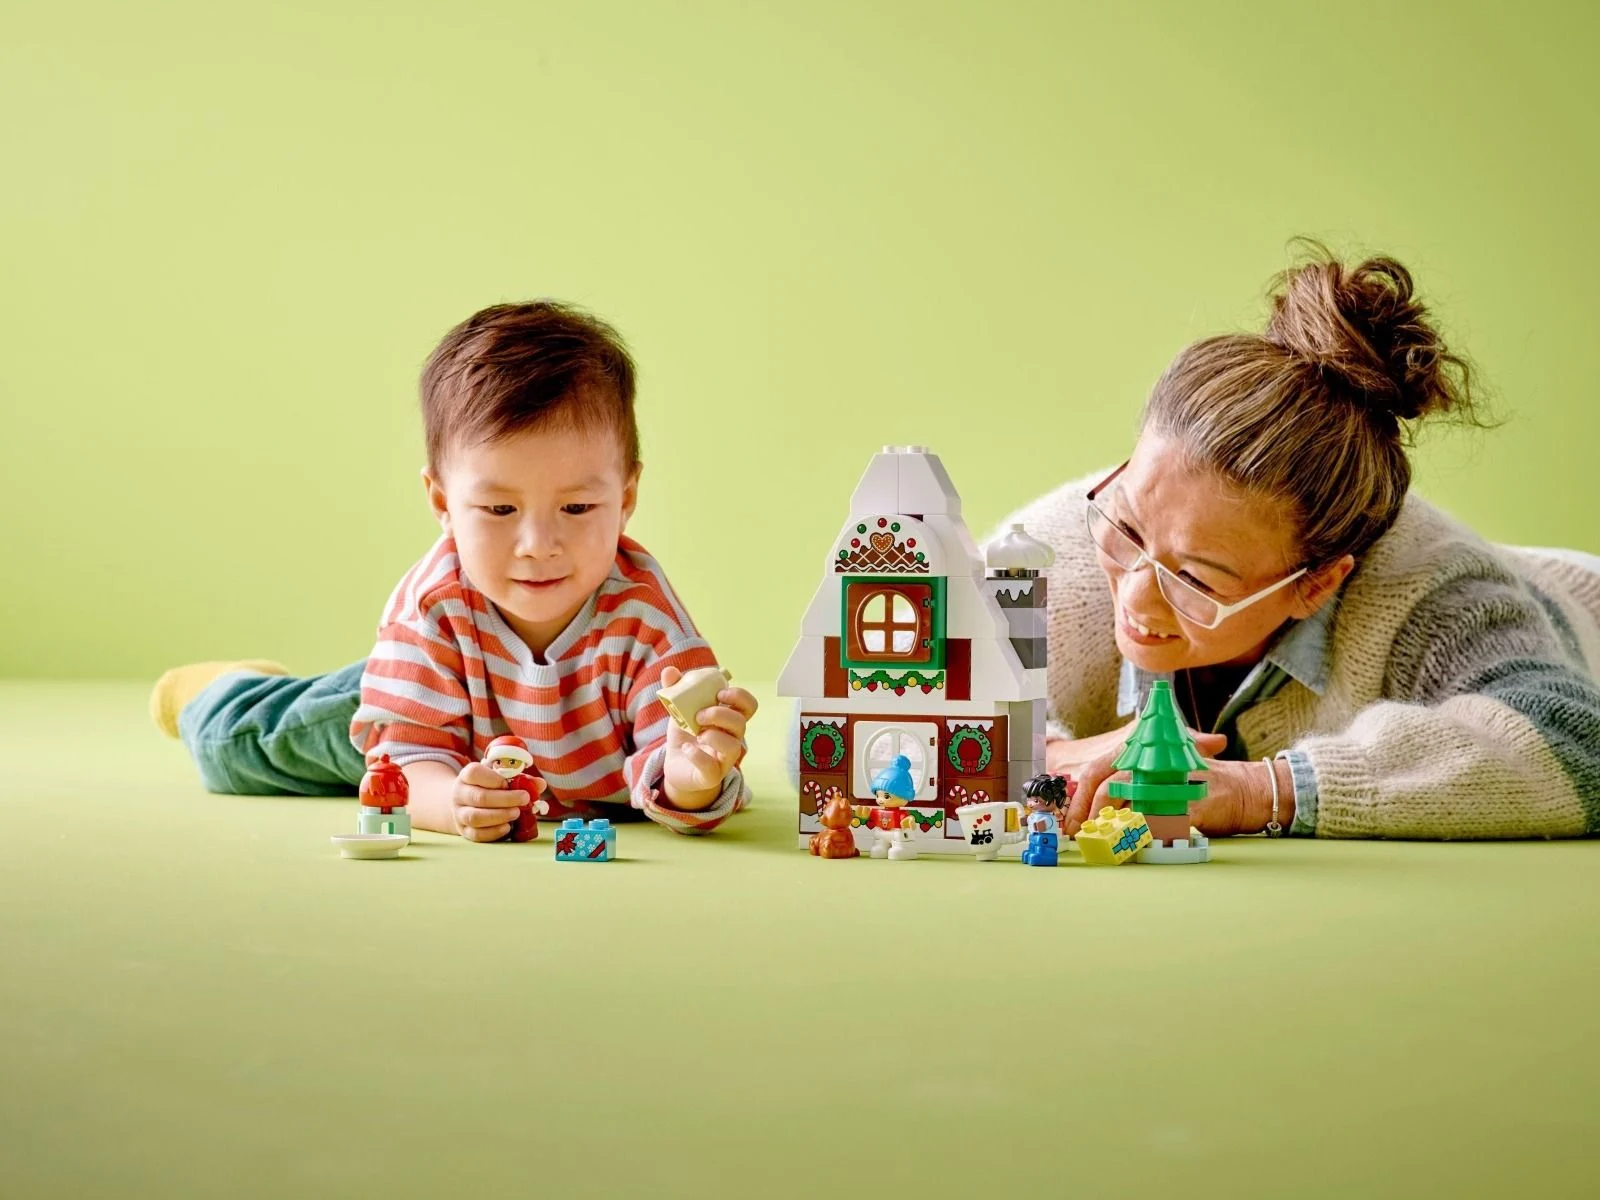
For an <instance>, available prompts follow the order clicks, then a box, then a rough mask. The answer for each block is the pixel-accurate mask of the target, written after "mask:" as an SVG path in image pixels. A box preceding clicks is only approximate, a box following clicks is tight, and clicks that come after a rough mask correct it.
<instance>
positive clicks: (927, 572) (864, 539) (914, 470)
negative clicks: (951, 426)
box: [778, 446, 1045, 711]
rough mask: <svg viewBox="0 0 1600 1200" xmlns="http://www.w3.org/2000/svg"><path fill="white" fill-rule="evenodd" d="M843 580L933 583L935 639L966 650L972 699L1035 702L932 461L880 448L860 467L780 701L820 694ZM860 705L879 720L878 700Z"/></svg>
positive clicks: (1036, 686) (953, 495)
mask: <svg viewBox="0 0 1600 1200" xmlns="http://www.w3.org/2000/svg"><path fill="white" fill-rule="evenodd" d="M847 575H877V576H893V577H897V578H899V577H903V578H904V579H905V580H906V581H907V582H914V581H917V580H922V579H934V578H939V577H943V578H944V579H945V580H946V583H945V637H946V638H947V639H949V638H965V639H967V640H969V641H970V642H971V644H972V685H971V697H972V700H973V701H975V702H983V701H993V702H1009V701H1013V700H1033V699H1038V698H1040V697H1043V696H1044V694H1045V684H1044V674H1045V673H1044V671H1043V670H1042V669H1040V670H1032V671H1029V670H1024V669H1023V666H1022V663H1021V661H1020V660H1019V659H1018V658H1017V653H1016V651H1015V650H1014V649H1013V648H1012V646H1011V635H1010V626H1009V624H1008V623H1007V621H1006V616H1005V613H1004V612H1002V611H1001V609H1000V605H999V604H998V603H997V602H996V600H995V598H994V595H993V594H992V592H991V591H990V590H989V589H988V587H986V586H985V580H984V564H983V556H982V555H981V554H980V553H979V551H978V547H977V543H976V542H974V541H973V539H972V534H971V533H970V532H969V531H968V530H967V526H966V523H965V522H964V521H963V520H962V519H961V497H960V495H959V494H958V493H957V492H956V489H955V485H954V484H953V483H951V482H950V476H949V474H948V473H947V472H946V471H945V469H944V464H943V463H941V462H940V461H939V457H938V455H936V454H932V453H930V452H929V451H928V449H927V447H925V446H885V447H884V448H883V452H882V453H880V454H875V455H873V457H872V461H871V462H869V463H868V464H867V469H866V471H865V472H864V473H863V474H862V476H861V482H860V483H858V484H857V485H856V490H855V492H854V494H853V495H852V496H851V497H850V515H849V518H848V519H847V520H846V521H845V522H844V525H843V526H842V527H841V528H840V531H839V536H838V537H837V538H835V539H834V542H833V545H832V547H831V548H830V549H829V551H828V558H827V561H826V562H825V563H824V564H823V575H822V583H821V585H820V586H819V587H818V588H817V591H816V594H815V595H814V596H813V597H812V598H811V604H810V605H809V606H808V607H807V609H806V614H805V618H804V620H803V622H802V624H801V636H800V641H799V643H798V644H797V645H796V646H795V649H794V651H793V652H792V653H791V654H790V656H789V662H788V664H787V665H786V666H785V667H784V669H783V674H782V675H780V676H779V678H778V693H779V694H780V695H784V696H800V697H805V698H820V697H821V696H822V695H823V691H824V689H823V663H822V654H821V653H820V650H819V647H820V646H821V639H822V638H824V637H839V636H841V633H842V631H841V630H840V627H839V626H840V605H841V602H842V586H843V582H844V578H845V576H847ZM936 694H937V693H936ZM849 699H850V700H855V699H856V696H855V695H852V696H850V697H849ZM836 703H837V702H836ZM860 706H861V707H862V708H871V709H876V710H878V711H882V710H883V708H884V707H885V696H884V695H883V694H882V693H874V694H870V695H868V696H866V697H865V698H864V699H863V700H862V701H861V705H860Z"/></svg>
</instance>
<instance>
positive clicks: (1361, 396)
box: [1144, 241, 1487, 567]
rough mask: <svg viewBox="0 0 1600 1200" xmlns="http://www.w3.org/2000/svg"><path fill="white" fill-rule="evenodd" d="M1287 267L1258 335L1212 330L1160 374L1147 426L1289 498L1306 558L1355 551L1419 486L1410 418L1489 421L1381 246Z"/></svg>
mask: <svg viewBox="0 0 1600 1200" xmlns="http://www.w3.org/2000/svg"><path fill="white" fill-rule="evenodd" d="M1301 245H1302V246H1304V247H1305V249H1306V250H1307V256H1306V261H1304V262H1302V263H1301V264H1299V265H1297V266H1294V267H1291V268H1290V269H1289V270H1287V271H1285V272H1284V273H1283V274H1281V275H1279V276H1278V277H1277V278H1276V279H1275V280H1274V281H1273V285H1272V288H1271V292H1270V296H1271V300H1272V315H1271V317H1270V319H1269V320H1268V322H1267V328H1266V332H1265V333H1263V334H1259V335H1257V334H1227V335H1223V336H1220V337H1211V338H1205V339H1203V340H1201V341H1198V342H1195V343H1194V344H1193V345H1191V346H1189V347H1188V348H1187V349H1185V350H1184V351H1183V352H1182V353H1181V354H1179V355H1178V357H1177V358H1176V359H1174V360H1173V362H1172V365H1171V366H1169V367H1168V368H1167V370H1166V372H1165V373H1164V374H1163V375H1162V376H1161V379H1160V380H1159V381H1158V382H1157V383H1156V386H1155V389H1154V390H1153V391H1152V392H1151V394H1150V399H1149V401H1148V403H1147V404H1146V405H1145V412H1144V426H1145V427H1146V428H1147V429H1150V430H1152V431H1153V432H1157V433H1160V434H1163V435H1166V436H1170V437H1173V438H1175V439H1176V440H1177V441H1178V442H1179V444H1180V445H1182V446H1183V447H1184V449H1185V452H1186V454H1187V456H1188V457H1189V459H1190V461H1191V462H1193V463H1194V464H1196V465H1197V466H1204V467H1209V468H1210V469H1212V470H1215V471H1217V472H1218V473H1219V474H1221V475H1222V476H1223V477H1224V478H1225V479H1227V480H1229V481H1230V482H1232V483H1233V484H1234V485H1235V486H1237V487H1240V488H1243V489H1245V490H1247V491H1251V492H1257V493H1262V494H1265V495H1268V496H1272V497H1275V498H1277V499H1279V500H1280V501H1285V502H1287V503H1288V504H1289V505H1290V506H1291V507H1292V509H1293V512H1294V517H1295V520H1296V523H1297V526H1298V529H1299V553H1300V561H1299V563H1297V564H1294V565H1304V566H1310V567H1319V566H1323V565H1325V564H1327V563H1331V562H1333V561H1334V560H1335V559H1337V558H1339V557H1340V556H1341V555H1344V554H1353V555H1360V554H1361V553H1362V551H1364V550H1366V549H1367V548H1368V547H1369V546H1371V545H1372V543H1373V542H1375V541H1377V540H1378V538H1379V537H1381V536H1382V535H1383V533H1384V532H1385V531H1386V530H1387V529H1388V528H1389V527H1390V526H1391V525H1392V524H1394V521H1395V518H1396V517H1398V516H1399V514H1400V505H1401V503H1402V501H1404V499H1405V495H1406V491H1407V490H1408V489H1409V488H1410V486H1411V463H1410V459H1409V458H1408V456H1407V451H1408V448H1409V446H1410V443H1411V435H1412V432H1413V429H1414V426H1415V423H1416V422H1418V421H1421V420H1422V419H1424V418H1427V417H1433V416H1444V415H1448V416H1450V417H1451V418H1452V419H1454V420H1456V421H1459V422H1462V423H1464V424H1469V425H1476V426H1483V425H1486V424H1487V422H1486V421H1485V420H1484V419H1483V418H1482V417H1480V415H1479V411H1478V406H1477V403H1476V402H1475V400H1474V398H1473V386H1472V370H1471V367H1470V366H1469V365H1468V363H1467V361H1466V360H1465V359H1464V358H1462V357H1461V356H1459V355H1457V354H1453V353H1451V352H1450V351H1449V350H1447V349H1446V348H1445V345H1444V341H1443V339H1442V338H1441V337H1440V336H1439V332H1438V330H1437V329H1435V328H1434V326H1433V324H1432V322H1431V320H1430V319H1429V314H1428V310H1427V309H1426V308H1425V307H1424V306H1423V304H1422V302H1421V301H1420V300H1418V299H1417V296H1416V291H1415V288H1414V287H1413V284H1412V280H1411V273H1410V272H1409V271H1407V270H1406V269H1405V267H1403V266H1401V265H1400V263H1398V262H1396V261H1395V260H1394V259H1392V258H1388V257H1385V256H1381V255H1380V256H1377V257H1374V258H1369V259H1367V260H1365V261H1364V262H1361V263H1359V264H1357V265H1356V266H1353V267H1351V266H1347V265H1345V264H1344V263H1342V262H1340V261H1339V260H1338V259H1337V258H1335V257H1334V255H1333V254H1332V253H1330V252H1329V250H1328V249H1327V248H1326V247H1325V246H1322V245H1321V244H1319V243H1316V242H1310V241H1302V242H1301Z"/></svg>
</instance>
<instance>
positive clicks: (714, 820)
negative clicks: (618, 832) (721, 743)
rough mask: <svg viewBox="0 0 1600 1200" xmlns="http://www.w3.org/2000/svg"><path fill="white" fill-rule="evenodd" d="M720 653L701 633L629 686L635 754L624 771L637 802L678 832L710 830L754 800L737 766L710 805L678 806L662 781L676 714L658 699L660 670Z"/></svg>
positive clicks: (710, 660) (706, 663) (704, 663)
mask: <svg viewBox="0 0 1600 1200" xmlns="http://www.w3.org/2000/svg"><path fill="white" fill-rule="evenodd" d="M716 665H717V660H716V657H715V656H714V655H713V654H712V653H711V648H710V647H709V646H707V645H706V644H705V642H703V641H701V640H700V639H699V638H693V639H690V640H688V641H686V642H685V643H683V644H682V645H679V646H676V647H673V648H672V649H671V650H670V651H669V652H668V653H666V654H664V655H661V656H659V657H656V658H653V659H652V660H651V661H650V662H648V663H647V664H646V665H645V666H644V667H643V668H642V669H641V670H640V671H639V673H638V674H637V675H636V676H635V677H634V679H633V682H632V686H631V687H630V688H629V690H628V719H629V721H630V723H631V725H632V727H633V745H634V750H633V753H632V754H630V755H629V756H628V760H627V763H626V765H625V767H624V771H625V773H626V775H627V778H628V788H629V791H630V793H631V795H632V800H633V806H634V807H635V808H637V809H639V810H640V811H642V812H643V813H644V814H645V815H646V816H648V817H649V818H650V819H651V820H652V821H654V822H656V823H657V824H658V825H664V826H665V827H666V828H668V829H671V830H672V831H673V832H675V833H710V832H711V831H712V830H713V829H715V828H716V827H717V826H718V825H721V824H722V823H723V822H724V821H726V820H727V819H728V818H729V817H731V816H732V815H733V814H734V813H736V812H738V811H739V810H740V809H743V808H744V807H746V806H747V805H748V804H749V802H750V790H749V788H747V787H746V786H745V782H744V774H743V772H741V771H740V770H739V769H738V768H737V767H736V768H734V769H733V770H731V771H729V772H728V774H727V775H726V776H725V777H724V778H723V780H722V791H721V792H720V793H719V794H718V796H717V799H716V802H715V803H713V804H712V805H711V806H710V807H708V808H703V809H698V810H696V811H694V812H686V811H684V810H682V809H677V808H673V807H672V805H671V803H670V802H669V801H668V800H667V797H666V793H665V789H664V788H663V786H662V785H663V780H664V775H665V771H666V759H667V723H668V721H669V720H670V719H671V718H669V717H668V716H667V710H666V709H665V708H663V707H662V705H661V701H660V700H659V699H657V693H659V692H660V691H661V672H662V671H663V670H665V669H666V668H667V667H669V666H672V667H677V668H678V670H680V671H684V672H688V671H692V670H694V669H695V668H696V667H714V666H716Z"/></svg>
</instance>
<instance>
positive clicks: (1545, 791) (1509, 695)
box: [1295, 569, 1600, 838]
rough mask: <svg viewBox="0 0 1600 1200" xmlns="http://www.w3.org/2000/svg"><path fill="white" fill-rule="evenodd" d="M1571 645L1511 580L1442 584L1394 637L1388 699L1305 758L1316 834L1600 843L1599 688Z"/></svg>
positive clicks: (1307, 742)
mask: <svg viewBox="0 0 1600 1200" xmlns="http://www.w3.org/2000/svg"><path fill="white" fill-rule="evenodd" d="M1570 642H1571V638H1570V637H1569V636H1568V635H1567V633H1566V631H1564V630H1562V629H1561V628H1560V626H1559V625H1558V624H1556V623H1554V622H1553V618H1552V615H1551V613H1550V611H1549V609H1548V607H1547V606H1546V605H1544V604H1542V603H1541V602H1540V599H1539V597H1538V596H1537V594H1535V593H1532V592H1531V591H1530V589H1529V588H1528V587H1527V586H1526V585H1524V584H1523V583H1521V582H1520V581H1519V580H1517V579H1515V578H1514V577H1512V576H1510V575H1509V574H1505V573H1499V574H1497V573H1495V572H1494V571H1493V570H1492V569H1476V570H1469V571H1466V572H1460V571H1456V572H1452V574H1451V575H1450V576H1449V577H1445V578H1441V579H1439V580H1437V581H1436V582H1435V585H1434V586H1433V587H1432V588H1430V590H1429V592H1428V593H1427V594H1426V595H1425V596H1424V597H1423V598H1422V599H1421V601H1420V602H1419V603H1418V604H1417V605H1416V606H1415V608H1414V609H1413V610H1412V612H1411V613H1410V615H1409V617H1408V619H1407V621H1406V623H1405V625H1404V626H1403V627H1402V628H1401V629H1400V631H1399V633H1398V635H1397V636H1396V638H1395V641H1394V645H1393V648H1392V650H1391V656H1390V661H1389V668H1388V678H1387V680H1386V682H1385V687H1384V691H1385V695H1386V697H1388V698H1386V699H1385V700H1382V701H1380V702H1378V703H1376V704H1373V705H1370V706H1368V707H1367V708H1366V709H1364V710H1362V711H1361V712H1360V713H1358V714H1357V715H1356V718H1355V719H1354V720H1353V721H1352V722H1351V723H1350V726H1349V727H1348V728H1347V729H1345V730H1343V731H1341V732H1340V733H1337V734H1333V735H1328V736H1313V737H1309V738H1305V739H1303V740H1302V741H1301V742H1300V743H1299V745H1297V746H1296V747H1295V749H1296V750H1298V751H1300V752H1301V753H1303V754H1304V755H1305V756H1306V757H1307V758H1308V759H1309V761H1310V763H1311V765H1312V767H1313V769H1314V770H1315V774H1316V780H1317V818H1316V819H1317V832H1318V833H1319V834H1322V835H1324V836H1333V837H1399V838H1436V837H1440V836H1444V837H1456V838H1519V837H1573V836H1578V835H1582V834H1584V833H1591V834H1592V833H1595V832H1600V687H1597V686H1596V683H1595V680H1594V679H1593V678H1592V677H1591V676H1590V675H1589V674H1588V673H1587V672H1586V671H1585V670H1582V669H1580V668H1579V666H1578V664H1577V663H1576V662H1575V661H1574V660H1573V657H1572V654H1571V648H1570V644H1569V643H1570Z"/></svg>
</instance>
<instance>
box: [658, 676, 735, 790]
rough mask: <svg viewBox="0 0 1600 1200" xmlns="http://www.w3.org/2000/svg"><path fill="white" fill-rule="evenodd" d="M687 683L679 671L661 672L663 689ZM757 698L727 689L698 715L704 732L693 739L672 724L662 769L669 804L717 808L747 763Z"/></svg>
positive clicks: (669, 723)
mask: <svg viewBox="0 0 1600 1200" xmlns="http://www.w3.org/2000/svg"><path fill="white" fill-rule="evenodd" d="M681 678H683V673H682V672H681V671H679V670H678V668H677V667H664V668H663V669H662V671H661V683H662V686H663V687H671V686H672V685H673V684H674V683H677V682H678V680H679V679H681ZM757 707H758V705H757V704H756V698H755V697H754V696H752V695H751V694H750V693H749V692H747V691H745V689H744V688H741V687H725V688H723V689H722V690H721V691H720V692H718V693H717V702H716V703H715V704H713V705H711V706H710V707H709V708H702V709H701V710H700V711H699V712H697V713H696V714H695V721H696V723H697V724H698V725H699V726H700V732H699V733H697V734H695V733H690V732H689V731H688V730H686V729H684V728H683V727H682V726H681V725H679V724H678V723H677V722H676V721H671V720H669V721H668V722H667V754H666V762H665V765H664V768H663V774H664V784H665V789H666V793H667V799H668V800H669V801H670V802H671V803H672V804H674V805H676V806H677V807H679V808H705V807H707V806H708V805H710V804H712V803H714V802H715V801H716V798H717V793H718V792H719V791H721V789H722V781H723V780H724V779H726V778H727V776H728V772H729V771H731V770H733V769H734V768H735V767H737V766H738V765H739V764H740V763H741V762H743V761H744V755H745V741H744V735H745V728H746V725H747V724H748V722H749V720H750V718H751V717H753V716H755V715H756V709H757Z"/></svg>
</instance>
